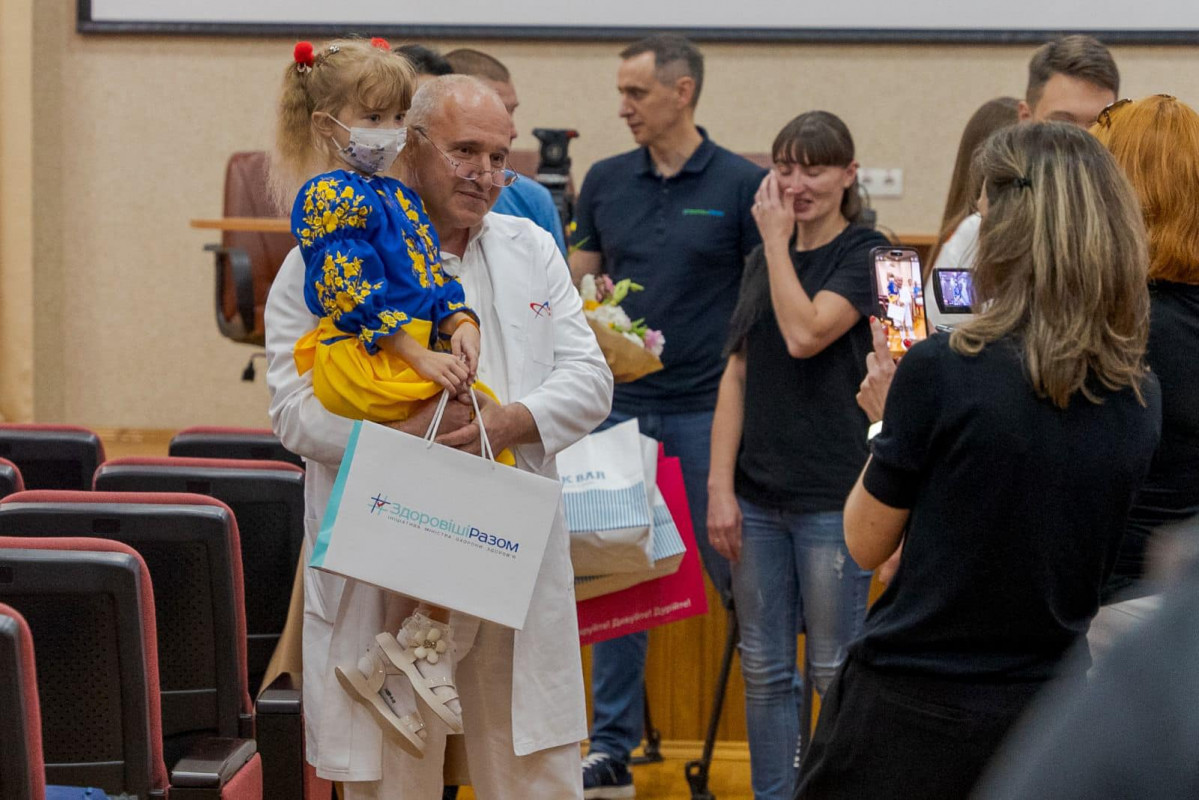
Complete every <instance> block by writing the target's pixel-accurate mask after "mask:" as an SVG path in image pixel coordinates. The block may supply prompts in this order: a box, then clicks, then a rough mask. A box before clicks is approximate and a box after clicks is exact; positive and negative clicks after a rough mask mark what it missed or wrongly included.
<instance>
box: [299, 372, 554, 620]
mask: <svg viewBox="0 0 1199 800" xmlns="http://www.w3.org/2000/svg"><path fill="white" fill-rule="evenodd" d="M446 399H447V397H446V395H444V394H443V395H442V399H441V403H440V405H439V406H438V410H437V413H436V414H435V415H434V420H433V424H432V425H430V426H429V431H428V433H427V434H426V437H425V438H424V439H421V438H419V437H416V436H411V435H409V434H406V433H401V432H400V431H397V430H393V429H392V428H388V427H384V426H383V425H376V424H374V423H372V422H355V423H354V428H353V431H352V432H351V434H350V440H349V443H348V444H347V446H346V454H345V457H344V458H343V459H342V462H341V469H340V470H339V471H338V474H337V480H336V482H335V483H334V485H333V492H332V495H331V496H330V498H329V505H328V510H327V512H326V514H325V518H324V520H323V521H322V522H321V530H320V534H319V536H318V537H317V543H316V547H315V548H313V553H312V558H311V559H310V561H309V565H310V566H312V567H315V568H316V569H320V570H324V571H326V572H331V573H334V574H336V575H342V576H345V577H347V578H353V579H354V580H358V581H363V582H365V583H369V584H373V585H375V586H378V587H380V588H382V589H387V590H389V591H393V592H397V593H399V594H404V595H407V596H409V597H415V598H417V599H419V600H424V601H426V602H428V603H432V604H434V605H438V606H441V607H443V608H451V609H454V610H456V611H461V612H464V613H467V614H471V615H473V616H476V617H481V618H483V619H487V620H491V621H492V622H497V623H499V624H501V625H505V626H507V627H509V628H517V629H519V628H522V627H523V626H524V623H525V615H526V614H527V613H528V610H529V601H530V598H531V597H532V595H533V584H534V582H535V581H536V580H537V573H538V571H539V570H540V569H541V559H542V555H543V554H544V552H545V545H546V541H547V540H548V539H549V535H550V531H551V529H552V528H553V524H554V517H555V515H556V514H557V511H558V503H559V501H560V497H561V488H560V486H559V484H558V483H557V482H556V481H554V480H551V479H549V478H544V477H541V476H540V475H534V474H532V473H530V472H523V471H521V470H519V469H515V468H513V467H507V466H504V465H501V464H497V463H496V462H495V460H494V456H493V455H492V454H491V452H490V443H489V442H487V438H486V432H485V431H483V427H482V418H481V417H480V416H479V415H478V413H477V410H476V419H478V420H479V430H480V433H481V436H482V441H483V449H484V452H485V454H486V455H487V456H489V457H485V458H480V457H479V456H475V455H471V454H469V453H464V452H462V451H460V450H454V449H452V448H449V447H445V446H443V445H439V444H435V443H434V442H433V438H434V436H435V432H436V430H437V425H438V423H439V422H440V421H441V414H442V412H443V411H444V409H445V404H446ZM476 409H477V406H476Z"/></svg>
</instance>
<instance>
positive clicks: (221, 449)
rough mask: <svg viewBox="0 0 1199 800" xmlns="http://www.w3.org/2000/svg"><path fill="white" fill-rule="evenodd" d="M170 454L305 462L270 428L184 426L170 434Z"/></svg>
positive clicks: (299, 465) (294, 462)
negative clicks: (171, 435)
mask: <svg viewBox="0 0 1199 800" xmlns="http://www.w3.org/2000/svg"><path fill="white" fill-rule="evenodd" d="M167 455H170V456H178V457H180V458H236V459H249V460H253V461H285V462H287V463H289V464H295V465H296V466H297V467H303V466H304V459H302V458H300V457H299V456H298V455H296V454H295V453H293V452H291V451H290V450H288V449H287V448H286V447H284V446H283V443H282V442H280V441H279V437H277V436H275V434H274V432H272V431H271V429H270V428H216V427H202V426H200V427H194V428H184V429H183V430H181V431H179V432H178V433H176V434H175V435H174V436H173V437H171V444H170V446H169V447H168V448H167Z"/></svg>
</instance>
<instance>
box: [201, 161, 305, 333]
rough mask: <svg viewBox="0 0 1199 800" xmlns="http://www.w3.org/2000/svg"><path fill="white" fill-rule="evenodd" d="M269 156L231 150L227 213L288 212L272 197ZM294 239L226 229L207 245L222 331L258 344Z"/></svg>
mask: <svg viewBox="0 0 1199 800" xmlns="http://www.w3.org/2000/svg"><path fill="white" fill-rule="evenodd" d="M269 160H270V159H269V156H268V155H267V153H265V152H263V151H258V150H256V151H248V152H242V153H234V154H233V155H232V156H230V157H229V163H228V164H227V165H226V167H225V203H224V215H225V216H226V217H266V218H272V217H283V216H287V212H286V211H285V210H284V209H280V208H279V207H278V206H277V205H276V204H275V202H274V200H273V199H272V197H271V193H270V190H269V188H268V183H267V172H268V165H269ZM295 246H296V241H295V239H294V238H293V237H292V235H291V234H290V233H261V232H256V231H224V232H223V233H222V234H221V243H220V244H219V245H216V244H213V245H208V246H207V247H205V248H204V249H205V250H209V251H211V252H212V253H213V254H214V256H215V258H216V282H215V283H216V319H217V328H218V330H220V332H221V335H222V336H225V337H226V338H228V339H232V340H233V341H235V342H242V343H245V344H252V345H257V346H259V347H261V346H262V344H263V342H264V341H265V330H266V329H265V327H264V326H263V323H262V312H263V310H264V309H265V308H266V296H267V293H268V292H269V291H270V288H271V283H272V282H273V281H274V280H275V275H276V273H278V272H279V267H280V266H282V265H283V259H284V258H286V257H287V254H288V253H289V252H290V251H291V249H292V248H293V247H295Z"/></svg>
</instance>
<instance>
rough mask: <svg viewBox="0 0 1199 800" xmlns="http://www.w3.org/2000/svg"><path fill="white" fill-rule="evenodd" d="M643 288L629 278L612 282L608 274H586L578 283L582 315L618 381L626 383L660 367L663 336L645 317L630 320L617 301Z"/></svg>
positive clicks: (620, 301) (664, 340)
mask: <svg viewBox="0 0 1199 800" xmlns="http://www.w3.org/2000/svg"><path fill="white" fill-rule="evenodd" d="M644 288H645V287H643V286H640V285H638V284H636V283H633V282H632V281H631V280H629V279H627V278H626V279H625V280H622V281H620V282H618V283H613V282H612V279H611V278H609V277H608V276H607V275H599V276H596V275H585V276H583V280H582V281H581V282H580V283H579V296H580V297H582V298H583V314H584V315H585V316H586V317H587V322H588V323H589V324H590V325H591V330H593V331H595V338H596V340H598V341H599V346H600V349H601V350H603V351H604V358H605V359H607V361H608V366H609V367H610V368H611V370H612V377H613V378H615V379H616V382H617V383H628V382H630V381H635V380H637V379H638V378H642V377H644V376H646V375H649V374H650V373H651V372H657V371H658V370H660V369H662V361H661V359H660V358H659V356H661V355H662V348H663V347H665V346H666V337H665V336H663V335H662V332H661V331H656V330H652V329H651V328H649V327H648V326H647V325H646V324H645V320H644V319H638V320H632V319H629V315H628V314H626V313H625V311H624V309H623V308H621V307H620V304H621V303H622V302H623V301H624V299H625V297H627V296H628V294H629V292H640V291H642V290H643V289H644Z"/></svg>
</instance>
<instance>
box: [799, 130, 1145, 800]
mask: <svg viewBox="0 0 1199 800" xmlns="http://www.w3.org/2000/svg"><path fill="white" fill-rule="evenodd" d="M979 167H980V170H981V174H982V176H983V181H984V183H983V186H984V189H983V197H982V198H981V200H982V202H981V203H980V212H981V213H982V223H981V226H980V234H981V235H980V239H979V250H978V260H977V265H976V267H975V273H974V291H975V296H976V300H977V301H978V304H979V307H980V308H982V309H984V310H983V311H982V312H981V313H979V314H978V316H977V317H976V318H975V319H974V320H973V321H971V322H968V323H966V324H964V325H962V326H960V327H958V328H957V329H956V330H955V331H954V332H953V333H952V334H950V335H948V336H933V337H931V338H929V339H928V340H926V341H924V342H921V343H919V344H917V345H916V346H915V347H913V348H912V349H911V350H910V351H909V352H908V354H907V355H906V356H905V357H904V359H903V360H902V361H901V362H900V363H899V366H898V368H897V369H896V371H895V374H894V379H893V381H892V383H891V387H890V390H889V392H888V393H887V396H886V405H885V408H884V409H883V417H882V419H883V426H882V432H881V433H880V434H879V435H878V436H877V437H876V438H875V439H874V440H873V442H872V455H871V458H870V460H869V462H868V463H867V464H866V467H865V469H864V470H863V472H862V475H861V477H860V478H859V479H858V482H857V483H856V485H855V486H854V488H853V491H852V492H851V493H850V496H849V499H848V501H847V502H846V505H845V538H846V543H847V545H848V547H849V551H850V553H851V554H852V556H853V558H854V560H855V561H856V562H857V563H858V564H859V565H860V566H862V567H863V568H867V569H869V568H873V567H876V566H878V565H879V564H882V563H883V562H884V561H885V560H886V559H887V558H888V557H889V556H891V554H892V553H893V552H894V551H895V550H896V548H897V547H898V546H899V544H900V541H901V538H902V539H903V546H904V551H903V558H902V559H901V560H900V562H899V568H898V570H897V572H896V573H895V577H894V579H893V581H892V582H891V584H890V585H889V586H888V588H887V590H886V592H884V594H883V595H882V597H880V598H879V600H878V601H877V602H876V603H875V605H874V607H873V608H872V609H871V611H870V614H869V617H868V618H867V621H866V625H865V630H864V632H863V635H862V637H861V638H860V639H858V640H857V641H856V642H855V643H854V645H853V646H852V647H851V648H850V653H849V657H848V658H847V659H846V661H845V664H844V666H843V667H842V669H841V671H840V672H839V673H838V675H837V677H836V679H835V681H834V682H833V685H832V687H831V688H830V690H829V692H828V694H827V696H826V697H825V701H824V705H823V707H822V709H821V715H820V722H819V725H818V727H817V730H816V734H815V736H814V738H813V741H812V745H811V748H810V749H809V751H808V753H807V757H806V759H805V761H804V765H803V777H802V780H801V784H800V786H799V788H798V789H797V791H796V797H799V798H820V799H821V800H825V799H826V798H851V797H852V798H856V797H871V798H892V797H893V798H910V797H936V798H958V797H961V798H965V797H967V796H968V794H969V792H970V790H971V788H972V787H973V785H974V783H975V781H976V780H977V779H978V776H979V774H980V773H981V771H982V769H983V767H984V766H985V764H986V762H987V760H988V759H989V758H990V757H991V755H992V754H993V753H994V751H995V749H996V747H997V746H998V745H999V743H1000V741H1001V740H1002V739H1003V737H1004V735H1005V734H1006V733H1007V731H1008V729H1009V728H1010V727H1011V725H1012V724H1013V723H1014V722H1015V720H1016V719H1017V717H1018V716H1019V715H1020V714H1021V713H1022V711H1023V710H1024V709H1025V707H1026V706H1027V704H1028V703H1029V701H1030V700H1031V699H1032V698H1033V696H1034V695H1035V694H1036V693H1037V692H1038V691H1039V689H1040V688H1041V687H1042V686H1044V685H1045V684H1046V682H1048V681H1049V680H1050V679H1051V678H1053V677H1055V676H1056V675H1057V673H1058V670H1059V666H1061V665H1063V664H1064V663H1065V662H1063V656H1064V655H1065V654H1066V652H1067V651H1068V650H1069V649H1070V648H1071V646H1072V645H1073V644H1074V642H1075V641H1076V640H1077V639H1078V638H1079V637H1080V636H1082V635H1083V634H1084V633H1085V632H1086V629H1087V625H1088V623H1089V621H1090V619H1091V617H1092V616H1093V615H1094V613H1095V610H1096V608H1097V607H1098V603H1099V591H1100V588H1101V587H1102V586H1103V582H1104V579H1105V577H1106V575H1107V573H1108V572H1109V571H1110V569H1111V565H1112V562H1113V560H1114V558H1115V554H1116V548H1117V547H1118V545H1119V542H1120V537H1121V535H1122V534H1123V531H1124V521H1125V518H1126V516H1127V514H1128V510H1129V507H1130V506H1131V504H1132V500H1133V497H1134V495H1135V492H1136V490H1137V487H1138V486H1139V485H1140V483H1141V481H1142V480H1143V478H1144V476H1145V473H1146V471H1147V469H1148V466H1149V461H1150V458H1151V457H1152V454H1153V451H1154V448H1155V447H1156V444H1157V439H1158V435H1159V432H1160V425H1161V417H1160V414H1161V401H1160V395H1159V389H1158V385H1157V381H1156V379H1154V378H1153V376H1152V375H1150V374H1149V372H1148V370H1147V368H1146V366H1145V363H1144V353H1145V341H1146V336H1147V333H1148V321H1149V296H1148V292H1147V290H1146V287H1145V277H1146V269H1147V252H1146V244H1145V231H1144V226H1143V224H1142V222H1141V215H1140V210H1139V208H1138V206H1137V202H1136V198H1135V196H1134V195H1133V193H1132V190H1131V188H1130V187H1129V185H1128V182H1127V180H1126V179H1125V178H1124V176H1123V174H1122V173H1121V172H1120V169H1119V167H1118V166H1117V165H1116V163H1115V161H1114V160H1113V159H1112V157H1111V156H1110V155H1109V154H1108V153H1107V151H1105V150H1104V149H1103V147H1102V146H1101V145H1100V144H1099V143H1098V141H1096V140H1095V139H1094V138H1093V137H1091V136H1089V135H1088V134H1087V133H1086V132H1084V131H1082V130H1079V129H1077V128H1074V127H1072V126H1068V125H1064V124H1060V123H1050V124H1031V125H1023V126H1017V127H1012V128H1008V129H1005V130H1002V131H1000V132H999V133H997V134H995V135H994V136H993V137H991V139H989V140H988V142H987V143H986V144H985V145H984V146H983V149H982V150H981V152H980V156H979ZM876 358H877V355H876ZM905 531H906V533H905ZM1070 663H1071V665H1074V662H1073V661H1071V662H1070ZM1082 666H1083V669H1085V665H1082ZM1071 677H1074V678H1081V675H1077V676H1071Z"/></svg>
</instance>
